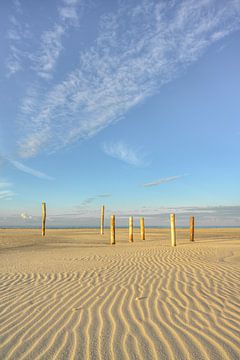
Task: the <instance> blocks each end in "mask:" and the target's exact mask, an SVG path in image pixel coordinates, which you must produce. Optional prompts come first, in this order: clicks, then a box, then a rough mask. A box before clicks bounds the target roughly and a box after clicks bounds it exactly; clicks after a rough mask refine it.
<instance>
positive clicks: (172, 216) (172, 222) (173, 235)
mask: <svg viewBox="0 0 240 360" xmlns="http://www.w3.org/2000/svg"><path fill="white" fill-rule="evenodd" d="M170 224H171V241H172V246H176V245H177V244H176V228H175V214H171V215H170Z"/></svg>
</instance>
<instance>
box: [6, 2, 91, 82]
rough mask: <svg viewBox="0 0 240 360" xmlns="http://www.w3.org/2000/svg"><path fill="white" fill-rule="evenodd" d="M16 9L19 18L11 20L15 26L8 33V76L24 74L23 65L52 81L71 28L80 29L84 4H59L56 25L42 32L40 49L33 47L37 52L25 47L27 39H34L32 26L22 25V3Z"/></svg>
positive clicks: (11, 23)
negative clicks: (64, 40) (79, 22)
mask: <svg viewBox="0 0 240 360" xmlns="http://www.w3.org/2000/svg"><path fill="white" fill-rule="evenodd" d="M13 5H14V11H15V14H14V15H11V16H10V17H9V21H10V25H11V26H10V28H9V30H8V32H7V37H8V39H9V41H10V45H9V50H10V53H9V56H8V58H7V62H6V67H7V70H8V75H13V74H15V73H16V72H18V71H19V70H22V69H23V64H25V65H26V64H27V66H28V70H29V69H32V70H33V71H35V72H36V74H37V75H38V76H40V77H41V78H44V79H49V78H51V76H52V73H53V72H54V70H55V66H56V64H57V60H58V58H59V56H60V54H61V52H62V51H63V39H64V36H65V34H66V32H67V31H68V30H69V28H70V27H71V26H78V21H79V17H80V15H81V14H82V10H83V5H84V1H82V0H76V1H69V2H68V1H66V0H62V1H61V2H59V5H58V7H57V13H58V18H57V19H56V22H55V23H54V24H53V25H52V26H51V28H49V29H48V30H44V31H43V32H42V34H41V36H40V41H39V46H38V48H35V46H33V44H32V48H34V49H35V50H34V51H33V52H32V49H31V50H30V48H28V47H26V46H25V47H23V46H22V44H23V43H25V42H24V41H23V40H24V39H28V40H29V39H30V38H31V32H30V29H29V24H26V23H23V21H22V14H23V8H22V5H21V3H20V2H19V1H14V2H13ZM28 42H29V41H28Z"/></svg>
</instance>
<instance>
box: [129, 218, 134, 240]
mask: <svg viewBox="0 0 240 360" xmlns="http://www.w3.org/2000/svg"><path fill="white" fill-rule="evenodd" d="M129 242H133V216H130V217H129Z"/></svg>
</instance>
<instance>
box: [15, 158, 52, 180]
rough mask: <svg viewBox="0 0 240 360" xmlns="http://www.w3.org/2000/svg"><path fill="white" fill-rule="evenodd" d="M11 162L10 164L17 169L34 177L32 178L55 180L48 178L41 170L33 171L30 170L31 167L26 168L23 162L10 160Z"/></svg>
mask: <svg viewBox="0 0 240 360" xmlns="http://www.w3.org/2000/svg"><path fill="white" fill-rule="evenodd" d="M8 161H9V162H10V164H12V165H13V166H14V167H15V168H16V169H18V170H20V171H22V172H24V173H26V174H29V175H32V176H35V177H37V178H39V179H44V180H53V177H51V176H48V175H47V174H45V173H44V172H41V171H39V170H35V169H32V168H30V167H29V166H26V165H24V164H22V163H21V162H19V161H17V160H8Z"/></svg>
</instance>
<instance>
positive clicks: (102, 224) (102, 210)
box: [100, 206, 104, 235]
mask: <svg viewBox="0 0 240 360" xmlns="http://www.w3.org/2000/svg"><path fill="white" fill-rule="evenodd" d="M100 227H101V235H103V234H104V206H102V209H101V225H100Z"/></svg>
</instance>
